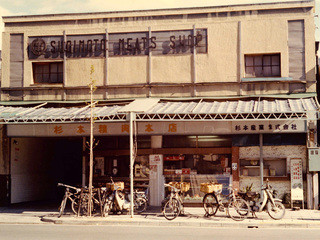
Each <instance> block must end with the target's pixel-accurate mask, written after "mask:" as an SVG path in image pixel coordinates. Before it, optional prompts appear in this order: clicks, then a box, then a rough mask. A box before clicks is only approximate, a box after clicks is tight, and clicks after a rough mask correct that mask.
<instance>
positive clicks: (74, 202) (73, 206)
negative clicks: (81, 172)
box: [71, 198, 79, 215]
mask: <svg viewBox="0 0 320 240" xmlns="http://www.w3.org/2000/svg"><path fill="white" fill-rule="evenodd" d="M71 209H72V211H73V213H74V214H76V215H77V214H78V210H79V198H75V199H72V200H71Z"/></svg>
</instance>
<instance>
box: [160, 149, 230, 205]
mask: <svg viewBox="0 0 320 240" xmlns="http://www.w3.org/2000/svg"><path fill="white" fill-rule="evenodd" d="M230 166H231V154H207V155H201V154H195V155H191V154H186V155H165V156H164V163H163V174H164V177H165V181H166V183H170V182H187V183H190V189H189V190H188V191H187V192H185V193H184V199H185V201H189V202H199V201H202V198H203V196H204V193H202V192H201V191H200V184H201V183H205V182H216V183H223V184H224V186H225V190H224V191H228V190H227V187H228V186H229V183H230V182H231V167H230Z"/></svg>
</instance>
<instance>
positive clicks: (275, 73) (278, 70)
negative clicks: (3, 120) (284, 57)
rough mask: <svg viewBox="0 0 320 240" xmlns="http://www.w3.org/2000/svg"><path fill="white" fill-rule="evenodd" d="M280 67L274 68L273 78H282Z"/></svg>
mask: <svg viewBox="0 0 320 240" xmlns="http://www.w3.org/2000/svg"><path fill="white" fill-rule="evenodd" d="M280 75H281V74H280V67H279V66H272V76H280Z"/></svg>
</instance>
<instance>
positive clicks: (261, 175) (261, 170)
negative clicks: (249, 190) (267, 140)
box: [259, 133, 263, 197]
mask: <svg viewBox="0 0 320 240" xmlns="http://www.w3.org/2000/svg"><path fill="white" fill-rule="evenodd" d="M259 145H260V183H261V188H262V187H263V134H262V133H260V134H259ZM262 196H263V194H262V191H261V197H262Z"/></svg>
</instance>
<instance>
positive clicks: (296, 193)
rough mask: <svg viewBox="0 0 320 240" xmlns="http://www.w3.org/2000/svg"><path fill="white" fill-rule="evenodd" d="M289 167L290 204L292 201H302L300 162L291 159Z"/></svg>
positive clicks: (299, 160)
mask: <svg viewBox="0 0 320 240" xmlns="http://www.w3.org/2000/svg"><path fill="white" fill-rule="evenodd" d="M290 166H291V168H290V170H291V171H290V174H291V202H292V201H294V200H301V201H303V179H302V160H301V159H300V158H292V159H291V164H290Z"/></svg>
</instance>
